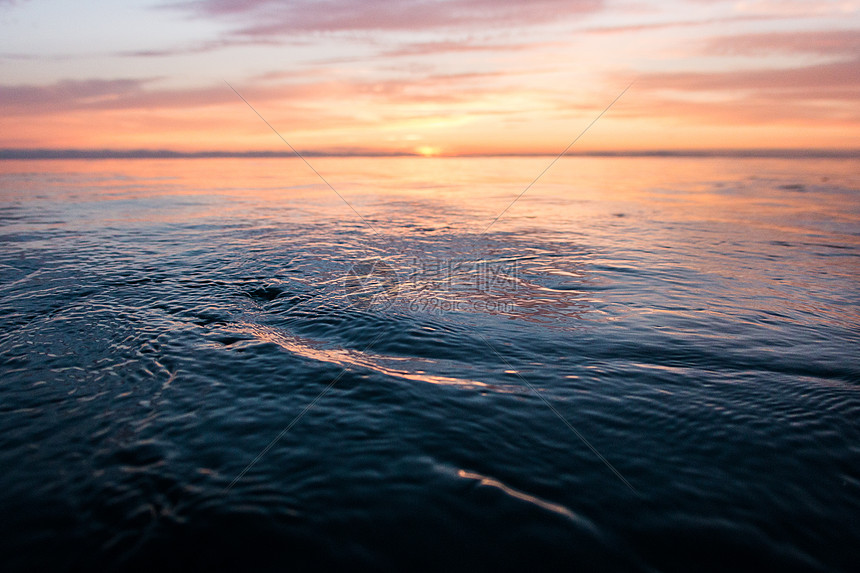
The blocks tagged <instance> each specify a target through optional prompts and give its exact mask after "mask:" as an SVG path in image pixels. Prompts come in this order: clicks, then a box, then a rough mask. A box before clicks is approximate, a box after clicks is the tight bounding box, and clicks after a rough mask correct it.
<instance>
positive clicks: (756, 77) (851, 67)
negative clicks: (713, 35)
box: [637, 59, 860, 98]
mask: <svg viewBox="0 0 860 573" xmlns="http://www.w3.org/2000/svg"><path fill="white" fill-rule="evenodd" d="M639 84H641V85H642V86H647V87H649V88H650V89H659V90H679V91H684V92H709V91H731V92H743V91H750V90H753V91H758V92H763V93H769V94H774V95H779V96H780V97H784V96H786V95H802V96H803V97H822V98H823V97H829V96H835V97H846V96H853V97H860V59H853V60H849V61H843V62H834V63H829V64H819V65H811V66H804V67H798V68H789V69H759V70H733V71H725V72H656V73H650V74H645V75H644V76H640V79H638V80H637V85H639Z"/></svg>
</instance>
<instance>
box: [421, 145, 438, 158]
mask: <svg viewBox="0 0 860 573" xmlns="http://www.w3.org/2000/svg"><path fill="white" fill-rule="evenodd" d="M415 152H416V153H418V155H421V156H423V157H433V156H434V155H439V152H440V149H439V148H438V147H430V146H429V145H422V146H421V147H418V148H416V149H415Z"/></svg>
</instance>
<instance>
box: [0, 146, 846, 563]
mask: <svg viewBox="0 0 860 573" xmlns="http://www.w3.org/2000/svg"><path fill="white" fill-rule="evenodd" d="M551 160H552V158H551V157H527V158H465V159H454V158H407V157H401V158H355V157H353V158H336V157H328V158H309V162H310V163H311V164H312V165H313V167H314V168H315V169H316V170H317V171H318V172H319V173H320V174H321V175H322V176H323V177H324V178H325V179H326V180H327V181H328V183H329V184H330V185H331V187H329V186H328V185H326V184H325V183H324V182H323V181H322V180H321V179H320V178H318V177H317V175H316V174H315V173H314V172H313V171H312V170H311V169H309V167H308V166H307V165H306V164H304V163H303V162H302V161H301V160H300V159H298V158H269V159H248V158H245V159H192V160H187V159H186V160H182V159H167V160H97V161H90V160H75V161H5V162H2V163H0V516H2V519H0V569H2V570H3V571H17V570H39V569H41V568H44V570H51V571H64V570H93V569H96V570H104V569H109V570H134V569H139V570H156V571H157V570H159V569H161V570H173V569H184V570H189V571H192V570H193V571H202V570H205V568H209V569H222V568H234V569H238V570H249V571H250V570H260V569H264V570H268V569H271V570H288V569H290V568H293V569H295V568H298V569H299V570H302V569H312V570H327V569H328V570H331V569H332V568H337V569H366V570H380V571H407V570H415V569H436V570H440V571H472V572H474V571H490V570H529V571H532V570H543V569H557V570H565V571H574V570H577V571H578V570H596V571H643V572H651V571H654V572H656V571H673V572H674V571H677V572H686V571H729V570H731V571H761V570H776V571H845V572H848V571H856V570H857V569H856V567H857V566H858V564H860V160H856V159H844V158H843V159H756V158H677V157H676V158H673V157H660V158H644V157H641V158H621V157H605V158H585V157H565V158H562V159H560V160H559V161H558V162H557V163H556V164H555V165H553V166H552V168H551V169H550V170H549V171H547V173H546V174H545V175H544V176H543V177H542V178H540V179H539V180H538V181H537V182H536V183H535V184H534V185H533V186H531V187H530V188H528V190H527V191H526V192H525V193H522V192H523V191H524V190H525V189H526V188H527V186H528V185H529V183H530V182H532V181H533V179H534V178H535V177H537V176H538V174H540V173H541V171H542V170H543V169H544V168H546V167H547V165H548V164H549V162H550V161H551ZM520 194H522V195H521V196H520V198H519V199H518V200H516V199H517V197H518V196H519V195H520ZM512 202H514V203H513V204H512ZM506 209H507V210H506ZM502 213H503V214H502ZM500 214H502V215H501V217H499V215H500Z"/></svg>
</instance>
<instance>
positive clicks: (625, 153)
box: [0, 148, 860, 160]
mask: <svg viewBox="0 0 860 573" xmlns="http://www.w3.org/2000/svg"><path fill="white" fill-rule="evenodd" d="M300 153H301V155H302V156H305V157H419V158H422V159H429V158H469V157H550V156H554V155H556V154H555V153H549V152H496V153H459V154H443V153H440V154H434V155H423V154H420V153H415V152H405V151H373V150H348V151H337V150H332V151H325V150H300ZM564 155H565V156H573V157H702V158H705V157H729V158H730V157H736V158H743V157H750V158H785V159H792V158H795V159H796V158H821V159H826V158H835V159H855V158H857V159H860V148H857V149H832V148H725V149H642V150H579V151H569V152H568V153H565V154H564ZM288 157H298V155H297V154H296V153H295V152H293V151H286V150H283V151H281V150H279V151H271V150H257V151H235V150H233V151H176V150H172V149H86V148H85V149H76V148H5V149H0V160H51V159H243V158H245V159H267V158H275V159H278V158H288Z"/></svg>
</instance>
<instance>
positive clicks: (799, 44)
mask: <svg viewBox="0 0 860 573" xmlns="http://www.w3.org/2000/svg"><path fill="white" fill-rule="evenodd" d="M704 52H705V53H706V54H708V55H743V56H758V55H765V54H774V53H777V54H786V53H788V54H820V55H846V56H854V55H855V54H858V53H860V30H814V31H807V32H771V33H760V34H742V35H736V36H720V37H716V38H711V39H709V40H707V41H706V43H705V47H704Z"/></svg>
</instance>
